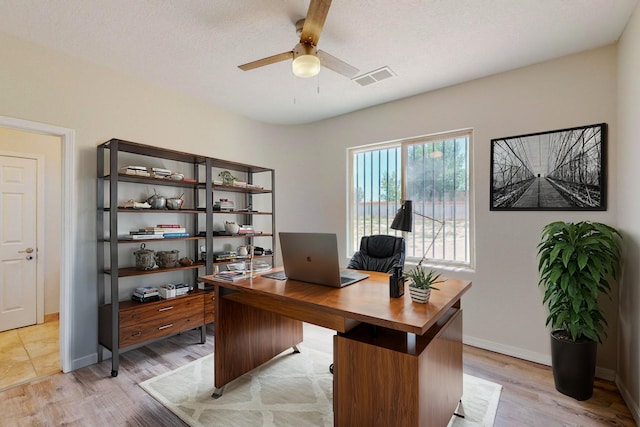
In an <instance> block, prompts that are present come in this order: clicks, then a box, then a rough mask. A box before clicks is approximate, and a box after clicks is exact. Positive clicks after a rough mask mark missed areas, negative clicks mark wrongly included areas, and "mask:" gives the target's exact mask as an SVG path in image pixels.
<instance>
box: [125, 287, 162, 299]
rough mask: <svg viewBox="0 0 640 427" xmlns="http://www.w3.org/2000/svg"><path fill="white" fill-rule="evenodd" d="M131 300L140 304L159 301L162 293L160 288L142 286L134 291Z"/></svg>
mask: <svg viewBox="0 0 640 427" xmlns="http://www.w3.org/2000/svg"><path fill="white" fill-rule="evenodd" d="M131 299H132V300H134V301H138V302H149V301H158V300H159V299H160V292H159V291H158V288H153V287H151V286H141V287H138V288H136V289H135V290H134V291H133V295H131Z"/></svg>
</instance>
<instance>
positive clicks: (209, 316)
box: [204, 292, 216, 323]
mask: <svg viewBox="0 0 640 427" xmlns="http://www.w3.org/2000/svg"><path fill="white" fill-rule="evenodd" d="M215 309H216V294H215V293H214V292H207V293H206V294H204V323H212V322H213V321H214V320H215V319H216V315H215V314H216V312H215Z"/></svg>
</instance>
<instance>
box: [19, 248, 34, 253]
mask: <svg viewBox="0 0 640 427" xmlns="http://www.w3.org/2000/svg"><path fill="white" fill-rule="evenodd" d="M18 253H19V254H23V253H28V254H30V253H33V248H27V249H26V250H24V251H18Z"/></svg>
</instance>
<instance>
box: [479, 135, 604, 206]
mask: <svg viewBox="0 0 640 427" xmlns="http://www.w3.org/2000/svg"><path fill="white" fill-rule="evenodd" d="M606 143H607V124H606V123H600V124H595V125H589V126H581V127H575V128H570V129H561V130H554V131H548V132H539V133H532V134H528V135H519V136H510V137H506V138H496V139H492V140H491V205H490V206H491V210H492V211H500V210H536V211H538V210H557V211H573V210H593V211H604V210H606V209H607V198H606V195H607V193H606V188H607V186H606V165H607V161H606V145H607V144H606Z"/></svg>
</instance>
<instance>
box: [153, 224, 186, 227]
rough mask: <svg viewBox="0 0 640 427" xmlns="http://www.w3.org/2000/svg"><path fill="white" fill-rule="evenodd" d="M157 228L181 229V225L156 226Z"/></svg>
mask: <svg viewBox="0 0 640 427" xmlns="http://www.w3.org/2000/svg"><path fill="white" fill-rule="evenodd" d="M156 227H157V228H182V225H180V224H158V225H156Z"/></svg>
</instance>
